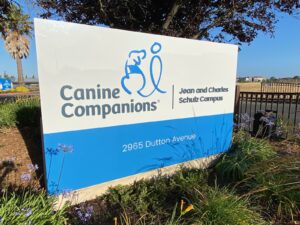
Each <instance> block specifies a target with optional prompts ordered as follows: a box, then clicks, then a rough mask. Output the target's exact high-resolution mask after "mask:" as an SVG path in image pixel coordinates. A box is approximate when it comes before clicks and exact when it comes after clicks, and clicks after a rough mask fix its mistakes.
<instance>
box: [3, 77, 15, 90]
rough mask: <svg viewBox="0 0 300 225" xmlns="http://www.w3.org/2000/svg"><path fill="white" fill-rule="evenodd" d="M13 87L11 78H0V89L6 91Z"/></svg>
mask: <svg viewBox="0 0 300 225" xmlns="http://www.w3.org/2000/svg"><path fill="white" fill-rule="evenodd" d="M12 88H13V84H12V82H11V80H8V79H3V78H0V91H7V90H10V89H12Z"/></svg>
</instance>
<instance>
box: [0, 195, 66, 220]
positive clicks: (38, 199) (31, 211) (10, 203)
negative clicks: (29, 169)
mask: <svg viewBox="0 0 300 225" xmlns="http://www.w3.org/2000/svg"><path fill="white" fill-rule="evenodd" d="M53 201H54V199H53V198H49V197H47V196H46V194H45V193H44V192H39V193H33V192H30V191H22V192H21V193H20V194H19V195H17V194H16V193H14V192H13V193H8V192H7V191H5V192H4V193H3V195H2V196H1V198H0V224H1V225H12V224H14V225H21V224H22V225H23V224H44V225H52V224H57V225H62V224H66V218H65V209H61V210H59V211H56V212H54V211H53V210H52V204H53Z"/></svg>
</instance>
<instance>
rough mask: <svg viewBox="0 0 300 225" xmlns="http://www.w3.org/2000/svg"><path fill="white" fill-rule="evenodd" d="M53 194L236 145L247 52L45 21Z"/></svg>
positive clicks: (43, 67)
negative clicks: (240, 70)
mask: <svg viewBox="0 0 300 225" xmlns="http://www.w3.org/2000/svg"><path fill="white" fill-rule="evenodd" d="M35 37H36V45H37V57H38V72H39V81H40V94H41V105H42V121H43V138H44V148H45V161H46V171H47V174H46V176H47V184H48V191H49V192H50V193H57V192H58V193H62V192H63V191H64V190H78V189H81V188H85V187H89V186H92V185H96V184H101V183H104V182H109V181H113V180H116V179H120V178H125V177H128V176H132V175H136V174H141V173H144V172H147V171H151V170H155V169H158V168H162V167H166V166H170V165H175V164H178V163H182V162H187V161H190V160H194V159H199V158H203V157H208V156H211V155H215V154H218V153H221V152H224V151H226V150H227V149H228V148H229V147H230V145H231V138H232V125H233V108H234V95H235V80H236V67H237V51H238V48H237V46H234V45H228V44H219V43H211V42H205V41H196V40H188V39H182V38H173V37H166V36H160V35H151V34H144V33H137V32H130V31H122V30H117V29H110V28H103V27H96V26H87V25H78V24H73V23H65V22H57V21H48V20H41V19H36V20H35Z"/></svg>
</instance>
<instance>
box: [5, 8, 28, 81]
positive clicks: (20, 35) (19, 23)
mask: <svg viewBox="0 0 300 225" xmlns="http://www.w3.org/2000/svg"><path fill="white" fill-rule="evenodd" d="M2 30H3V31H2V36H3V39H4V42H5V48H6V50H7V51H8V53H9V54H10V55H11V56H12V57H13V58H14V59H15V60H16V63H17V71H18V83H19V84H22V83H23V82H24V78H23V68H22V61H21V60H22V59H23V58H26V57H27V56H28V55H29V39H28V36H30V34H31V31H32V22H30V21H29V16H28V15H24V14H23V12H22V10H21V8H20V7H19V6H17V5H14V4H11V5H10V6H9V11H8V14H7V17H6V18H5V21H4V24H3V28H2Z"/></svg>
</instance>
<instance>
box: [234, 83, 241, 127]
mask: <svg viewBox="0 0 300 225" xmlns="http://www.w3.org/2000/svg"><path fill="white" fill-rule="evenodd" d="M240 92H241V89H240V86H239V85H236V86H235V101H234V121H235V122H238V121H237V120H238V117H237V116H236V115H239V114H240Z"/></svg>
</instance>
